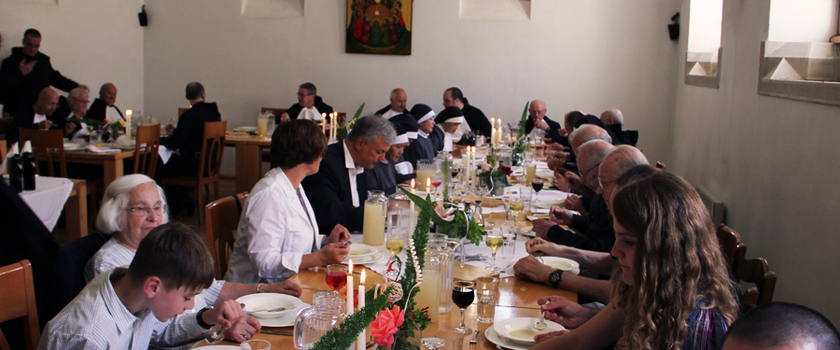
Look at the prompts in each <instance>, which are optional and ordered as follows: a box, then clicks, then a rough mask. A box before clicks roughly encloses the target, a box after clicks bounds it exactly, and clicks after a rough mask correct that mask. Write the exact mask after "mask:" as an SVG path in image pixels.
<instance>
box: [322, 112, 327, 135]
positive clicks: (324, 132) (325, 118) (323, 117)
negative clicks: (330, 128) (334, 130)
mask: <svg viewBox="0 0 840 350" xmlns="http://www.w3.org/2000/svg"><path fill="white" fill-rule="evenodd" d="M321 133H323V134H324V135H326V134H327V114H326V113H321Z"/></svg>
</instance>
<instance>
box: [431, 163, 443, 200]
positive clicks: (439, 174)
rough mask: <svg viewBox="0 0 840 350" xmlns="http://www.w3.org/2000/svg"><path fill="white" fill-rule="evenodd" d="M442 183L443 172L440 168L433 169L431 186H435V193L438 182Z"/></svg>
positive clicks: (438, 185)
mask: <svg viewBox="0 0 840 350" xmlns="http://www.w3.org/2000/svg"><path fill="white" fill-rule="evenodd" d="M441 183H443V172H442V171H441V170H440V169H435V175H434V176H433V177H432V187H434V188H435V195H437V189H438V187H440V184H441Z"/></svg>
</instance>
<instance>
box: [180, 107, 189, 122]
mask: <svg viewBox="0 0 840 350" xmlns="http://www.w3.org/2000/svg"><path fill="white" fill-rule="evenodd" d="M188 110H190V109H189V108H184V107H178V118H179V119H180V118H181V114H184V112H186V111H188Z"/></svg>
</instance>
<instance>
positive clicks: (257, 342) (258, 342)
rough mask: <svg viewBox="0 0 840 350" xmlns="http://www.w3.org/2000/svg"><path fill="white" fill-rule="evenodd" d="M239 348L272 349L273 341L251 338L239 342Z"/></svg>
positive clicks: (252, 349)
mask: <svg viewBox="0 0 840 350" xmlns="http://www.w3.org/2000/svg"><path fill="white" fill-rule="evenodd" d="M239 348H240V349H244V350H271V343H269V342H268V341H267V340H262V339H250V340H246V341H244V342H242V344H239Z"/></svg>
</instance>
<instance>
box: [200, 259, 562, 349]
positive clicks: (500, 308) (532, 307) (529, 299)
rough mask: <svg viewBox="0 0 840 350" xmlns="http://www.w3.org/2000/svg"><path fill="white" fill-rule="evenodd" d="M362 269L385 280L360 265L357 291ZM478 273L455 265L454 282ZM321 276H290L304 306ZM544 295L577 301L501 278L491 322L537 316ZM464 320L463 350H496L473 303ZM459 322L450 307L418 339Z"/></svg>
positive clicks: (285, 343)
mask: <svg viewBox="0 0 840 350" xmlns="http://www.w3.org/2000/svg"><path fill="white" fill-rule="evenodd" d="M363 269H364V270H365V274H366V275H367V276H368V277H367V278H368V280H367V281H366V285H367V286H373V285H375V284H377V283H382V282H383V281H384V280H385V278H384V277H383V276H382V275H380V274H378V273H376V272H374V271H373V270H370V269H367V268H365V267H363V266H357V267H355V268H354V274H356V277H357V278H354V287H355V288H358V284H359V278H358V273H361V271H362V270H363ZM479 270H484V269H482V268H478V267H474V266H470V265H465V266H464V267H463V268H462V267H461V266H460V265H459V264H455V279H456V280H461V279H462V278H460V277H468V278H469V277H472V278H473V280H474V277H475V276H483V275H488V273H485V272H483V271H479ZM484 271H486V270H484ZM325 277H326V269H325V268H323V267H316V268H312V269H309V270H303V271H301V272H300V273H298V274H297V275H295V276H293V277H292V279H294V280H295V281H296V282H298V283H299V284H300V285H301V287H302V290H303V291H302V293H301V296H300V299H301V300H302V301H304V302H306V303H310V304H311V303H312V296H313V295H314V293H315V291H319V290H329V287H328V286H327V283H326V280H325ZM548 295H559V296H563V297H566V298H568V299H570V300H572V301H577V294H576V293H572V292H569V291H566V290H561V289H556V288H552V287H549V286H547V285H544V284H538V283H534V282H530V281H525V280H522V279H519V278H517V277H505V278H501V280H500V282H499V302H498V305H497V306H496V315H495V319H497V320H499V319H508V318H511V317H540V313H539V305H538V304H537V299H539V298H541V297H544V296H548ZM465 320H466V322H465V323H466V325H467V327H469V328H471V329H473V330H476V329H478V330H480V332H479V335H478V338H477V340H478V346H477V347H476V346H473V347H470V344H469V340H470V339H472V338H471V337H472V335H469V336H467V337H465V338H464V339H463V340H462V341H463V345H462V346H463V349H473V350H474V349H488V350H489V349H496V346H495V345H494V344H493V343H491V342H490V341H488V340H486V338H485V336H484V330H485V329H487V327H490V326H492V325H493V324H492V323H479V322H478V314H477V304H476V303H475V302H473V304H472V305H470V306H469V307H468V308H467V309H466V312H465ZM460 322H461V314H460V311H459V310H458V307H457V306H454V305H453V308H452V310H451V311H450V312H448V313H446V314H440V315H439V316H438V320H437V322H432V323H430V324H429V326H428V327H427V328H426V330H424V331H423V332H422V336H423V337H433V336H434V334H435V332H437V331H438V330H441V329H453V328H455V327H457V326H458V325H459V324H460ZM263 329H266V330H272V331H283V332H292V331H293V327H281V328H273V327H263ZM254 339H265V340H268V341H269V342H271V347H272V349H293V348H294V344H293V341H292V337H291V336H287V335H275V334H266V333H259V334H256V335H254ZM219 344H225V345H237V343H234V342H231V341H227V340H225V341H223V342H221V343H219ZM205 345H208V344H207V343H206V342H202V343H201V344H200V345H199V346H205Z"/></svg>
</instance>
